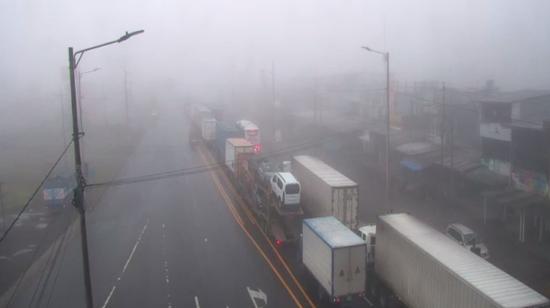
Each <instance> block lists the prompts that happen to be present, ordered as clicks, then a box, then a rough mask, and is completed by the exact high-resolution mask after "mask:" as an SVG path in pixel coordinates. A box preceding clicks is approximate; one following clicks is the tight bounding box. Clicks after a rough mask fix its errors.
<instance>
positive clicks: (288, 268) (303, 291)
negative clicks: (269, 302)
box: [207, 153, 316, 308]
mask: <svg viewBox="0 0 550 308" xmlns="http://www.w3.org/2000/svg"><path fill="white" fill-rule="evenodd" d="M207 155H208V153H207ZM210 158H212V156H210ZM222 176H225V174H222ZM226 179H227V178H226ZM229 189H231V191H232V192H233V193H234V194H236V195H237V196H238V199H237V202H238V203H239V206H240V207H241V208H242V209H244V211H245V212H247V213H250V210H249V209H248V207H247V206H246V205H245V204H244V201H243V200H242V198H241V197H240V196H239V194H238V193H237V192H236V191H235V189H234V188H233V187H231V186H230V188H229ZM248 217H249V218H250V219H252V222H253V224H255V225H256V226H257V227H258V229H259V230H260V232H261V233H262V235H263V236H264V238H265V239H266V241H267V242H268V243H269V245H270V246H271V248H272V249H273V251H274V252H275V255H277V258H278V259H279V261H280V262H281V263H282V264H283V267H284V268H285V270H286V271H287V272H288V274H289V275H290V277H291V278H292V281H293V282H294V283H295V284H296V286H298V289H299V290H300V292H302V294H303V296H304V298H305V299H306V300H307V302H308V304H309V305H310V306H311V307H313V308H315V307H316V306H315V304H314V303H313V301H312V300H311V298H310V297H309V295H308V294H307V293H306V291H305V290H304V288H303V287H302V285H301V284H300V282H299V281H298V279H296V276H295V275H294V273H293V272H292V271H291V270H290V267H289V266H288V264H287V263H286V261H285V260H284V258H283V256H281V254H280V253H279V251H278V250H277V248H276V247H275V246H273V243H271V240H270V239H269V237H268V236H267V234H265V232H264V230H262V228H261V227H260V226H259V224H258V223H257V221H256V218H254V216H253V215H252V214H250V215H248Z"/></svg>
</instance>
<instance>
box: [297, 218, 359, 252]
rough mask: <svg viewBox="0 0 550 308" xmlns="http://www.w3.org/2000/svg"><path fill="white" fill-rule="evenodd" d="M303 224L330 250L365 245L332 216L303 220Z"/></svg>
mask: <svg viewBox="0 0 550 308" xmlns="http://www.w3.org/2000/svg"><path fill="white" fill-rule="evenodd" d="M304 223H305V224H307V225H308V226H309V227H310V228H311V230H313V232H315V234H317V235H318V236H319V237H320V238H321V239H323V241H324V242H325V243H327V245H329V246H330V247H332V248H340V247H349V246H357V245H365V241H363V240H362V239H361V238H360V237H359V236H358V235H357V234H355V233H353V231H351V230H350V229H348V228H347V227H346V226H344V224H342V223H341V222H340V221H339V220H338V219H336V218H335V217H333V216H327V217H319V218H310V219H304Z"/></svg>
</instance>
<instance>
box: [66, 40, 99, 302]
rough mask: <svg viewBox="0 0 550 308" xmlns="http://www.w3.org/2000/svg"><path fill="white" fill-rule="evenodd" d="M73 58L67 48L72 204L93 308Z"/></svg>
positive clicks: (70, 48)
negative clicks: (70, 123)
mask: <svg viewBox="0 0 550 308" xmlns="http://www.w3.org/2000/svg"><path fill="white" fill-rule="evenodd" d="M75 69H76V64H75V57H74V52H73V48H72V47H69V77H70V82H71V110H72V115H73V116H72V118H73V145H74V163H75V171H76V172H75V176H76V183H77V185H76V188H75V190H74V199H73V203H74V206H75V207H76V209H77V210H78V211H79V213H80V237H81V241H82V245H81V248H82V263H83V269H84V286H85V289H86V306H87V307H88V308H93V306H94V303H93V297H92V279H91V275H90V259H89V254H88V232H87V228H86V212H85V208H84V187H85V185H86V182H85V180H84V176H83V175H82V157H81V154H80V131H79V128H78V108H77V102H76V85H75V76H74V73H75Z"/></svg>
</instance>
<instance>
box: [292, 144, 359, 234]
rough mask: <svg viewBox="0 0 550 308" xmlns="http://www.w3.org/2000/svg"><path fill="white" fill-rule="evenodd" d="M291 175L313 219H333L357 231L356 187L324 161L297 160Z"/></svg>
mask: <svg viewBox="0 0 550 308" xmlns="http://www.w3.org/2000/svg"><path fill="white" fill-rule="evenodd" d="M292 173H293V174H294V176H295V177H296V179H298V181H300V185H301V186H302V194H301V202H302V207H303V208H304V211H305V212H306V214H307V215H309V216H310V217H322V216H334V217H336V218H337V219H338V220H340V221H341V222H342V223H343V224H345V225H346V226H347V227H348V228H350V229H352V230H355V229H356V228H357V205H358V202H359V201H358V197H359V192H358V186H357V184H356V183H355V182H354V181H352V180H350V179H349V178H347V177H346V176H345V175H343V174H341V173H340V172H338V171H337V170H335V169H334V168H332V167H331V166H329V165H327V164H326V163H324V162H323V161H321V160H319V159H317V158H315V157H312V156H307V155H301V156H295V157H294V159H293V161H292Z"/></svg>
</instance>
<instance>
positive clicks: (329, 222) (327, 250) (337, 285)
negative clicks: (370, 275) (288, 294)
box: [302, 216, 366, 303]
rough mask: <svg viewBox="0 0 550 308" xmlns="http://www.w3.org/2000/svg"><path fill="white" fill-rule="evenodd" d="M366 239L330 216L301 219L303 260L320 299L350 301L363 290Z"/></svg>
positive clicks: (333, 301) (337, 301) (334, 301)
mask: <svg viewBox="0 0 550 308" xmlns="http://www.w3.org/2000/svg"><path fill="white" fill-rule="evenodd" d="M365 258H366V249H365V242H364V241H363V240H362V239H361V238H360V237H359V236H358V235H356V234H355V233H354V232H353V231H351V230H350V229H349V228H347V227H346V226H344V225H343V224H342V223H341V222H340V221H339V220H338V219H336V218H335V217H333V216H328V217H319V218H310V219H304V220H303V222H302V262H303V264H304V266H305V267H306V269H307V270H308V271H309V272H310V273H311V275H312V276H313V277H314V278H315V280H316V281H317V283H318V285H319V293H318V294H319V297H320V299H321V301H323V300H325V299H327V300H329V301H330V302H331V303H342V302H344V301H345V302H349V301H352V300H353V299H354V298H356V297H357V296H359V295H362V294H363V293H364V292H365V279H366V269H365Z"/></svg>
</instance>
